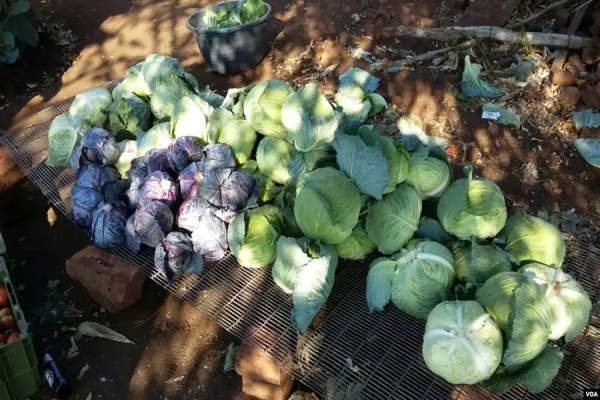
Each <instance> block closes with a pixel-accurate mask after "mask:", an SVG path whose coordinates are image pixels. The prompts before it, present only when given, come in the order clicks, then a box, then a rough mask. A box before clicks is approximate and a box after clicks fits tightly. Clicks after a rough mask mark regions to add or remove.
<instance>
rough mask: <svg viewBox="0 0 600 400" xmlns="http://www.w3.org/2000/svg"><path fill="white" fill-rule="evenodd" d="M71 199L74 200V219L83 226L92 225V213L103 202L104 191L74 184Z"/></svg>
mask: <svg viewBox="0 0 600 400" xmlns="http://www.w3.org/2000/svg"><path fill="white" fill-rule="evenodd" d="M71 200H72V201H73V210H72V213H73V219H74V220H75V223H76V224H77V225H79V226H80V227H82V228H86V229H90V228H91V227H92V214H93V213H94V210H95V209H96V207H98V204H100V203H102V200H103V197H102V193H100V191H99V190H98V189H90V188H84V187H81V186H77V185H73V187H72V188H71Z"/></svg>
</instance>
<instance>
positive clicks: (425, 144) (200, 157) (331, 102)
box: [47, 55, 591, 392]
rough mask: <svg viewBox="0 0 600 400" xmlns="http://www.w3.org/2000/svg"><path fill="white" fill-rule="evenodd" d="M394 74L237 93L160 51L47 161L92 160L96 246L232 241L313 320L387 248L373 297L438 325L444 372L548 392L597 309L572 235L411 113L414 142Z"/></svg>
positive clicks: (371, 281)
mask: <svg viewBox="0 0 600 400" xmlns="http://www.w3.org/2000/svg"><path fill="white" fill-rule="evenodd" d="M378 85H379V79H377V78H376V77H374V76H373V75H371V74H369V73H368V72H366V71H363V70H360V69H357V68H351V69H349V70H348V71H347V72H346V73H344V74H342V75H341V76H340V77H339V87H338V89H337V92H336V93H335V95H334V96H333V97H332V98H331V99H327V98H326V97H325V96H323V95H322V94H321V93H320V92H319V91H318V87H317V85H316V84H314V83H310V84H307V85H306V86H304V87H299V88H293V87H292V86H290V85H288V84H287V83H285V82H282V81H277V80H270V81H266V82H262V83H259V84H256V85H251V86H248V87H244V88H240V89H230V90H229V91H228V92H227V94H226V96H224V97H223V96H220V95H219V94H217V93H214V92H211V91H210V90H203V89H202V88H200V86H199V85H198V82H197V81H196V79H195V78H194V77H193V76H191V75H190V74H189V73H187V72H185V71H184V70H183V69H182V68H181V67H180V65H179V63H178V62H177V60H175V59H173V58H171V57H167V56H163V55H150V56H148V58H147V59H146V60H145V61H144V62H142V63H139V64H138V65H136V66H134V67H132V68H130V69H129V71H128V73H127V76H126V77H125V79H124V81H122V82H121V83H120V84H119V85H118V86H117V87H116V88H115V89H114V90H113V91H112V93H110V92H109V91H107V90H106V89H104V88H96V89H91V90H89V91H87V92H84V93H82V94H80V95H78V96H77V97H76V99H75V101H74V102H73V104H72V106H71V110H70V113H69V114H65V115H61V116H59V117H57V118H56V119H55V120H54V121H53V123H52V125H51V127H50V130H49V133H48V141H49V153H48V159H47V164H48V165H50V166H53V167H57V168H67V167H70V168H72V169H73V170H75V171H76V173H77V181H76V183H75V185H74V186H73V190H72V203H73V218H74V220H75V221H76V222H77V223H78V224H79V225H80V226H82V227H84V228H87V229H90V231H91V233H92V239H93V241H94V243H95V244H96V245H97V246H99V247H104V248H113V247H116V246H122V245H125V246H128V247H129V248H130V249H131V250H132V251H136V252H137V251H147V250H148V249H151V251H154V255H155V257H154V259H155V265H156V268H157V270H158V271H159V272H160V273H161V274H162V275H163V276H164V277H165V278H166V279H167V281H169V282H171V281H173V280H174V279H175V278H176V277H177V276H179V275H181V274H194V273H195V274H199V273H201V271H202V266H203V263H204V262H213V261H218V260H220V259H221V258H223V257H225V256H226V254H227V251H230V252H231V253H232V254H233V256H235V257H236V259H237V261H238V263H239V265H240V266H241V267H242V268H270V269H271V272H272V276H273V280H274V281H275V283H276V284H277V286H279V288H281V290H283V291H284V292H285V293H287V294H290V295H291V296H292V299H293V310H292V315H291V324H292V326H293V328H294V329H296V330H298V331H299V332H300V333H305V332H306V331H307V330H308V328H309V326H310V325H311V322H312V320H313V318H314V317H315V315H316V314H317V312H318V311H319V309H320V308H321V306H322V305H323V304H324V303H325V302H326V300H327V298H328V296H329V294H330V293H331V290H332V287H333V285H334V280H335V271H336V267H337V265H338V260H339V259H345V260H363V259H365V258H366V257H367V256H369V255H370V254H371V253H377V254H378V258H374V257H370V258H369V259H370V260H373V261H372V262H371V264H370V267H369V272H368V277H367V280H366V282H365V283H364V284H365V285H366V303H367V305H368V307H369V309H370V310H371V312H382V311H383V310H384V308H386V307H391V306H392V305H393V306H395V307H398V308H399V309H400V310H402V311H403V312H405V313H407V314H408V315H411V316H412V317H414V318H419V319H423V320H426V321H427V324H426V333H425V336H424V343H423V357H424V359H425V362H426V363H427V365H428V366H429V368H430V369H431V370H432V371H433V372H434V373H435V374H437V375H439V376H440V377H442V378H444V379H446V380H447V381H449V382H451V383H455V384H476V383H482V384H483V385H484V386H485V387H487V388H489V389H491V390H493V391H496V392H503V391H505V390H507V389H508V388H510V387H511V386H514V385H516V384H520V383H523V384H525V385H526V386H527V388H528V389H529V390H530V391H532V392H538V391H541V390H543V389H545V388H546V387H547V386H548V385H549V384H550V383H551V381H552V380H553V378H554V377H555V376H556V374H557V373H558V369H559V368H560V365H561V362H562V358H563V353H562V351H561V346H562V345H563V344H564V343H566V342H568V341H570V340H572V339H573V338H574V337H575V336H576V335H578V334H579V333H580V332H581V331H582V330H583V329H584V327H585V326H586V324H587V321H588V318H589V313H590V310H591V302H590V299H589V297H588V295H587V294H586V292H585V290H584V289H583V288H582V287H581V286H580V285H579V284H578V283H577V282H576V281H575V280H574V279H573V277H572V276H570V275H569V274H567V273H565V272H563V271H562V270H561V266H562V263H563V260H564V257H565V243H564V240H563V238H562V237H561V234H560V232H559V231H558V230H557V229H556V228H555V227H554V226H553V225H551V224H550V223H548V222H546V221H544V220H542V219H539V218H537V217H534V216H531V215H527V214H526V213H525V212H524V211H522V210H519V211H517V212H516V213H514V214H513V215H512V216H510V217H509V216H508V212H507V208H506V204H505V200H504V196H503V194H502V192H501V190H500V188H499V187H498V186H497V185H496V184H495V183H493V182H491V181H488V180H485V179H481V178H478V177H477V176H475V175H473V171H472V170H471V168H470V166H467V167H465V170H464V173H463V175H462V176H461V177H456V178H455V177H454V176H453V172H452V169H451V167H450V165H449V163H448V159H447V157H446V153H445V151H444V149H443V148H441V147H438V146H436V145H433V144H432V141H430V140H421V139H422V135H421V136H420V135H413V136H412V139H413V140H405V139H406V138H407V136H406V135H404V134H405V133H406V134H407V135H409V136H410V132H409V133H407V132H403V129H402V126H403V124H404V125H405V120H402V121H400V120H399V121H398V125H399V127H400V134H401V139H402V140H398V139H394V138H391V137H388V136H384V135H382V134H381V132H379V131H378V128H377V125H375V124H373V123H372V122H373V117H374V116H376V115H377V114H379V113H381V112H383V111H384V110H385V109H386V108H387V104H386V102H385V100H384V99H383V98H382V97H381V96H380V95H378V94H376V93H375V90H376V89H377V87H378ZM402 135H404V136H402ZM415 138H416V139H415ZM408 143H410V145H408ZM365 268H366V264H365ZM390 303H391V304H392V305H389V304H390Z"/></svg>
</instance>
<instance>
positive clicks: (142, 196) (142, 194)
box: [137, 171, 179, 207]
mask: <svg viewBox="0 0 600 400" xmlns="http://www.w3.org/2000/svg"><path fill="white" fill-rule="evenodd" d="M178 194H179V184H177V182H175V181H174V180H173V178H171V176H170V175H169V174H167V173H166V172H162V171H155V172H153V173H151V174H150V175H148V177H147V178H146V180H145V181H144V183H143V184H142V186H141V187H140V189H139V192H138V196H137V203H138V205H139V204H142V203H144V202H148V201H162V202H164V203H165V204H167V205H168V206H169V207H172V206H173V205H175V202H176V201H177V196H178Z"/></svg>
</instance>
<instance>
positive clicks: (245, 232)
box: [227, 205, 283, 268]
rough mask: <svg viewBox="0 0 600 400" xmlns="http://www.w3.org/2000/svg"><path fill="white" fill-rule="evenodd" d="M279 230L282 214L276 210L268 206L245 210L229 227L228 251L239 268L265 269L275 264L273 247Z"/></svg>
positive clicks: (279, 232) (281, 225) (279, 233)
mask: <svg viewBox="0 0 600 400" xmlns="http://www.w3.org/2000/svg"><path fill="white" fill-rule="evenodd" d="M282 229H283V214H282V212H281V210H280V209H279V208H277V207H274V206H268V205H267V206H262V207H258V208H255V209H252V210H247V211H245V212H244V213H242V214H239V215H238V216H237V217H235V218H234V219H233V221H232V222H231V224H230V225H229V229H228V232H227V239H228V243H229V247H230V248H231V252H232V253H233V255H234V256H235V257H236V259H237V260H238V262H239V263H240V265H241V266H242V267H247V268H262V267H265V266H267V265H269V264H272V263H273V261H275V258H276V249H275V244H276V243H277V239H278V238H279V235H281V231H282Z"/></svg>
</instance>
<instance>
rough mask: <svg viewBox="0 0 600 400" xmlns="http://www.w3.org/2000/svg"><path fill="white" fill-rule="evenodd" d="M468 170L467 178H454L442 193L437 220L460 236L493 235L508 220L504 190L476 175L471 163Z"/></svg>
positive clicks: (480, 237) (485, 236)
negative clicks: (455, 179)
mask: <svg viewBox="0 0 600 400" xmlns="http://www.w3.org/2000/svg"><path fill="white" fill-rule="evenodd" d="M465 174H466V175H467V177H466V178H463V179H459V180H457V181H454V182H453V183H452V184H451V185H450V186H449V187H448V189H446V191H445V192H444V193H443V194H442V197H441V198H440V200H439V202H438V205H437V217H438V220H439V221H440V223H441V224H442V226H443V227H444V229H445V230H446V231H447V232H449V233H451V234H453V235H455V236H456V237H458V238H459V239H461V240H470V239H471V237H472V236H475V237H476V238H479V239H487V238H491V237H494V236H496V234H498V232H500V230H501V229H502V227H504V223H505V222H506V203H505V201H504V196H503V195H502V191H501V190H500V188H499V187H498V185H496V184H495V183H494V182H491V181H488V180H486V179H481V178H476V177H474V176H473V169H472V167H471V166H470V165H469V166H467V167H466V168H465Z"/></svg>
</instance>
